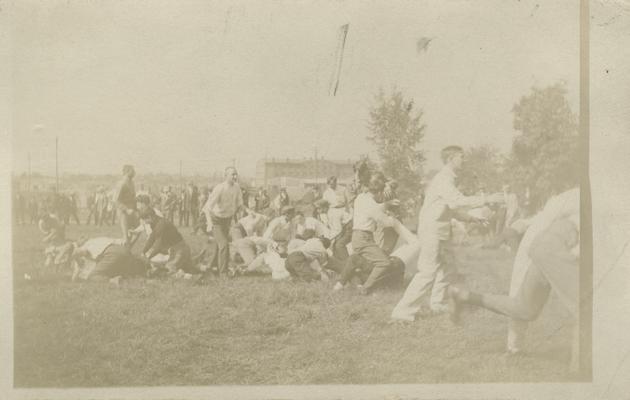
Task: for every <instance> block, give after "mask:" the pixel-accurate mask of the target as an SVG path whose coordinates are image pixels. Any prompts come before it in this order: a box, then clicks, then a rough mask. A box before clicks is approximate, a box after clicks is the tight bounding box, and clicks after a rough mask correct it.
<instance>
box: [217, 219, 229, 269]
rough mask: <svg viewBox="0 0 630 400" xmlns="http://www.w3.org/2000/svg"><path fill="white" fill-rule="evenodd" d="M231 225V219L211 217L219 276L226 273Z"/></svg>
mask: <svg viewBox="0 0 630 400" xmlns="http://www.w3.org/2000/svg"><path fill="white" fill-rule="evenodd" d="M231 223H232V217H228V218H220V217H215V216H212V235H213V236H214V242H215V244H216V247H217V251H216V253H215V254H216V256H215V258H216V260H217V268H218V269H219V274H222V273H224V272H226V271H227V268H228V264H229V261H230V246H229V238H230V224H231Z"/></svg>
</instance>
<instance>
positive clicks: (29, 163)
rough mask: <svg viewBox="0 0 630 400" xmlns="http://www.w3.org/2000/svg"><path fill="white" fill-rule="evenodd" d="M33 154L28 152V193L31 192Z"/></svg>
mask: <svg viewBox="0 0 630 400" xmlns="http://www.w3.org/2000/svg"><path fill="white" fill-rule="evenodd" d="M31 176H32V174H31V152H30V151H29V152H28V192H29V193H30V192H31Z"/></svg>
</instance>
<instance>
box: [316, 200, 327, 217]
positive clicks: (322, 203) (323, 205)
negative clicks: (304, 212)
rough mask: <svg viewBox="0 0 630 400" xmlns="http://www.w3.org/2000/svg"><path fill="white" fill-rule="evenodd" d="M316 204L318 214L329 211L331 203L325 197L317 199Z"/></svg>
mask: <svg viewBox="0 0 630 400" xmlns="http://www.w3.org/2000/svg"><path fill="white" fill-rule="evenodd" d="M314 206H315V210H316V211H317V213H318V214H325V213H327V212H328V209H329V208H330V204H328V202H327V201H326V200H324V199H319V200H317V201H316V202H315V204H314Z"/></svg>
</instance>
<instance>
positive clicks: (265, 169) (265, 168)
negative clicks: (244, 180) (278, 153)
mask: <svg viewBox="0 0 630 400" xmlns="http://www.w3.org/2000/svg"><path fill="white" fill-rule="evenodd" d="M263 172H264V182H265V185H264V187H265V188H267V148H266V147H265V164H264V165H263Z"/></svg>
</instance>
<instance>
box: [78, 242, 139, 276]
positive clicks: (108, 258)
mask: <svg viewBox="0 0 630 400" xmlns="http://www.w3.org/2000/svg"><path fill="white" fill-rule="evenodd" d="M146 270H147V265H146V264H144V263H143V262H142V261H141V260H139V259H138V258H136V257H134V256H133V255H132V254H131V252H130V251H129V249H127V248H126V247H125V246H121V245H117V244H112V245H110V246H109V247H107V248H106V249H105V251H103V254H101V255H100V256H99V258H98V259H97V261H96V266H95V267H94V269H93V270H92V272H91V273H90V275H89V277H88V279H90V280H101V279H105V278H113V277H115V276H119V275H121V276H138V275H143V274H144V273H145V272H146Z"/></svg>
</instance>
